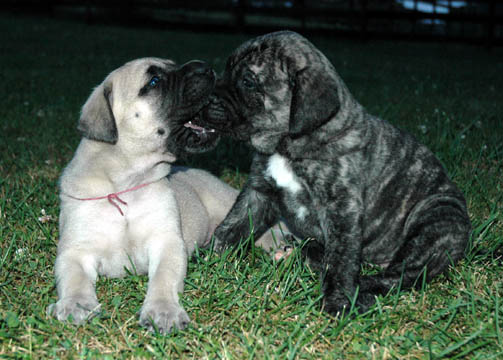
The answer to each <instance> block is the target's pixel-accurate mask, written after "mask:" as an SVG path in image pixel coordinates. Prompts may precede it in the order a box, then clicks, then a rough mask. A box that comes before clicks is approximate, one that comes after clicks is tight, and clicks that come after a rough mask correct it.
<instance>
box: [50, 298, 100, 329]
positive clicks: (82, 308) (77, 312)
mask: <svg viewBox="0 0 503 360" xmlns="http://www.w3.org/2000/svg"><path fill="white" fill-rule="evenodd" d="M46 313H47V315H48V316H53V317H55V318H56V319H58V320H60V321H70V322H72V323H73V324H75V325H80V324H82V323H83V322H85V321H86V320H89V319H91V318H93V317H95V316H96V315H98V314H99V313H101V305H100V303H98V302H97V301H96V300H94V299H85V298H75V297H70V298H65V299H60V300H59V301H58V302H57V303H55V304H51V305H49V306H48V307H47V310H46Z"/></svg>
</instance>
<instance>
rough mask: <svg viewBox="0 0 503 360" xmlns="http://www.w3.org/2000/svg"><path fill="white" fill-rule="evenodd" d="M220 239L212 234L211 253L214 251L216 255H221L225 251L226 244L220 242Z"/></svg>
mask: <svg viewBox="0 0 503 360" xmlns="http://www.w3.org/2000/svg"><path fill="white" fill-rule="evenodd" d="M222 239H223V238H222V237H218V236H216V235H215V234H213V239H212V244H213V251H215V252H216V253H218V254H221V253H223V252H224V251H225V249H227V247H228V244H227V243H226V242H225V241H223V240H222Z"/></svg>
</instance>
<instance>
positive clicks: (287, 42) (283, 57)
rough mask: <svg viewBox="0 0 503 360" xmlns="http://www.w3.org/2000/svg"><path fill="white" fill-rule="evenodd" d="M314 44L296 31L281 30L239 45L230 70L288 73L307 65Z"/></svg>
mask: <svg viewBox="0 0 503 360" xmlns="http://www.w3.org/2000/svg"><path fill="white" fill-rule="evenodd" d="M313 49H314V46H313V45H312V44H311V43H310V42H309V41H307V40H306V39H305V38H303V37H302V36H300V35H298V34H296V33H292V32H287V31H285V32H278V33H272V34H268V35H264V36H260V37H258V38H256V39H252V40H250V41H248V42H246V43H244V44H243V45H241V46H240V47H238V48H237V49H236V50H235V51H234V52H233V53H232V54H231V56H230V57H229V59H228V61H227V65H226V71H227V72H232V73H239V72H242V71H243V68H247V69H248V70H251V71H252V72H253V73H255V74H261V75H264V76H269V75H270V73H271V72H272V73H274V74H279V73H284V74H288V73H289V72H291V71H298V70H299V69H302V68H303V67H305V66H306V64H307V56H306V54H309V53H311V52H312V51H313Z"/></svg>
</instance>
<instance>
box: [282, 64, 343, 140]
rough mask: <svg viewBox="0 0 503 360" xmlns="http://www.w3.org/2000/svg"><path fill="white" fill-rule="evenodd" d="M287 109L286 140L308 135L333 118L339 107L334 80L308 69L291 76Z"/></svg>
mask: <svg viewBox="0 0 503 360" xmlns="http://www.w3.org/2000/svg"><path fill="white" fill-rule="evenodd" d="M293 81H294V85H293V91H292V103H291V107H290V124H289V133H290V137H292V138H295V137H298V136H301V135H303V134H306V133H310V132H312V131H313V130H315V129H317V128H318V127H320V126H321V125H323V124H324V123H326V122H328V120H330V119H331V118H332V116H334V115H335V114H336V113H337V112H338V111H339V108H340V106H341V104H340V102H339V97H338V95H337V94H338V89H337V83H336V80H335V78H333V77H331V76H328V75H327V74H326V73H325V72H322V71H321V70H320V69H318V70H317V69H315V68H312V67H310V66H307V67H305V68H303V69H302V70H299V71H297V73H296V74H295V75H294V79H293Z"/></svg>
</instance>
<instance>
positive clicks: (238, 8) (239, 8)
mask: <svg viewBox="0 0 503 360" xmlns="http://www.w3.org/2000/svg"><path fill="white" fill-rule="evenodd" d="M234 18H235V25H236V29H237V31H238V32H243V30H244V27H245V4H244V0H237V1H236V5H234Z"/></svg>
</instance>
